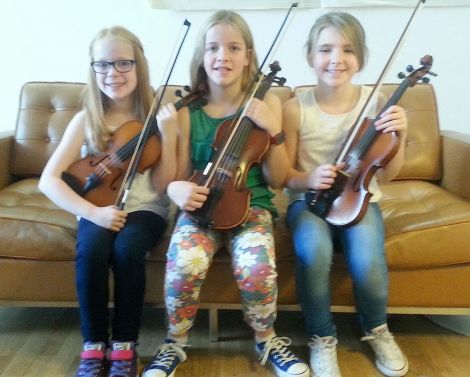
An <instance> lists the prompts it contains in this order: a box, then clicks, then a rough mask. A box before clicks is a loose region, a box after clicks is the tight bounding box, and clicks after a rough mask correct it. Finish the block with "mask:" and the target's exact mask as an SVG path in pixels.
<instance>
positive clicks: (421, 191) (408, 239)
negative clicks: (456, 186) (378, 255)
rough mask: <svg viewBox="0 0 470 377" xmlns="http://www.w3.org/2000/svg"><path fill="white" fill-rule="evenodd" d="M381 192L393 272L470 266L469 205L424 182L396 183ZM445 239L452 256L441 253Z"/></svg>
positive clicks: (388, 253)
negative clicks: (396, 270) (462, 265)
mask: <svg viewBox="0 0 470 377" xmlns="http://www.w3.org/2000/svg"><path fill="white" fill-rule="evenodd" d="M381 188H382V192H383V198H382V200H381V201H380V206H381V208H382V212H383V216H384V221H385V225H386V248H387V258H388V262H389V265H390V268H393V269H412V268H418V267H419V268H423V267H439V266H449V265H457V264H468V263H470V256H469V253H468V250H470V203H469V202H468V201H465V200H462V199H460V198H458V197H457V196H455V195H453V194H450V193H449V192H448V191H446V190H444V189H443V188H441V187H439V186H437V185H435V184H432V183H429V182H425V181H395V182H391V183H389V184H386V185H383V186H382V187H381ZM442 238H445V239H446V240H447V241H446V242H447V246H446V248H447V250H452V252H451V253H450V252H446V253H444V252H443V251H442V249H441V245H442Z"/></svg>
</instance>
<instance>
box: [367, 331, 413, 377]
mask: <svg viewBox="0 0 470 377" xmlns="http://www.w3.org/2000/svg"><path fill="white" fill-rule="evenodd" d="M361 340H362V341H367V343H369V344H370V346H371V347H372V349H373V350H374V353H375V357H376V359H375V365H376V367H377V369H378V370H379V371H380V372H381V373H383V374H384V375H386V376H388V377H400V376H404V375H405V374H406V373H407V372H408V360H407V359H406V357H405V355H404V354H403V352H402V351H401V350H400V347H398V344H397V343H396V342H395V339H394V338H393V335H392V334H391V333H390V331H388V326H387V324H383V325H381V326H379V327H376V328H375V329H372V330H371V332H369V333H367V334H366V335H365V336H363V337H362V338H361Z"/></svg>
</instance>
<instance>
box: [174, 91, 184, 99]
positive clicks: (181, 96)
mask: <svg viewBox="0 0 470 377" xmlns="http://www.w3.org/2000/svg"><path fill="white" fill-rule="evenodd" d="M175 96H176V97H179V98H183V93H181V90H179V89H177V90H175Z"/></svg>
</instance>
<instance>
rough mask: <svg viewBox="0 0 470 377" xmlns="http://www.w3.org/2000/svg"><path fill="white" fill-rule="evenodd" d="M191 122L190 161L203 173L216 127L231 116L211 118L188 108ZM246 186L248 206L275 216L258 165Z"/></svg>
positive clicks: (196, 109)
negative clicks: (248, 191)
mask: <svg viewBox="0 0 470 377" xmlns="http://www.w3.org/2000/svg"><path fill="white" fill-rule="evenodd" d="M189 114H190V122H191V161H192V163H193V169H195V170H199V171H203V170H204V169H205V168H206V166H207V164H208V162H209V161H210V160H211V157H212V151H213V149H212V144H213V141H214V136H215V132H216V130H217V126H218V125H219V124H221V123H222V122H223V121H225V120H227V119H230V118H232V117H233V115H231V116H228V117H225V118H212V117H210V116H209V115H207V114H206V113H205V112H204V110H203V109H202V108H201V107H200V106H190V111H189ZM246 186H247V187H248V189H249V190H250V191H251V198H250V206H251V207H253V206H258V207H261V208H265V209H267V210H269V211H271V212H272V213H273V214H276V213H277V212H276V208H275V207H274V205H273V203H272V200H271V199H272V197H273V196H274V194H273V193H272V192H271V191H270V190H269V189H268V184H267V183H266V181H265V179H264V177H263V172H262V170H261V167H260V166H259V165H252V166H251V168H250V171H249V172H248V175H247V180H246Z"/></svg>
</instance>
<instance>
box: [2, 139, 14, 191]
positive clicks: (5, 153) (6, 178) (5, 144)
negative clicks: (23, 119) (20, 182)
mask: <svg viewBox="0 0 470 377" xmlns="http://www.w3.org/2000/svg"><path fill="white" fill-rule="evenodd" d="M12 140H13V131H3V132H0V189H3V188H4V187H6V186H8V185H9V184H10V183H11V182H12V176H11V174H10V168H9V163H10V148H11V141H12Z"/></svg>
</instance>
